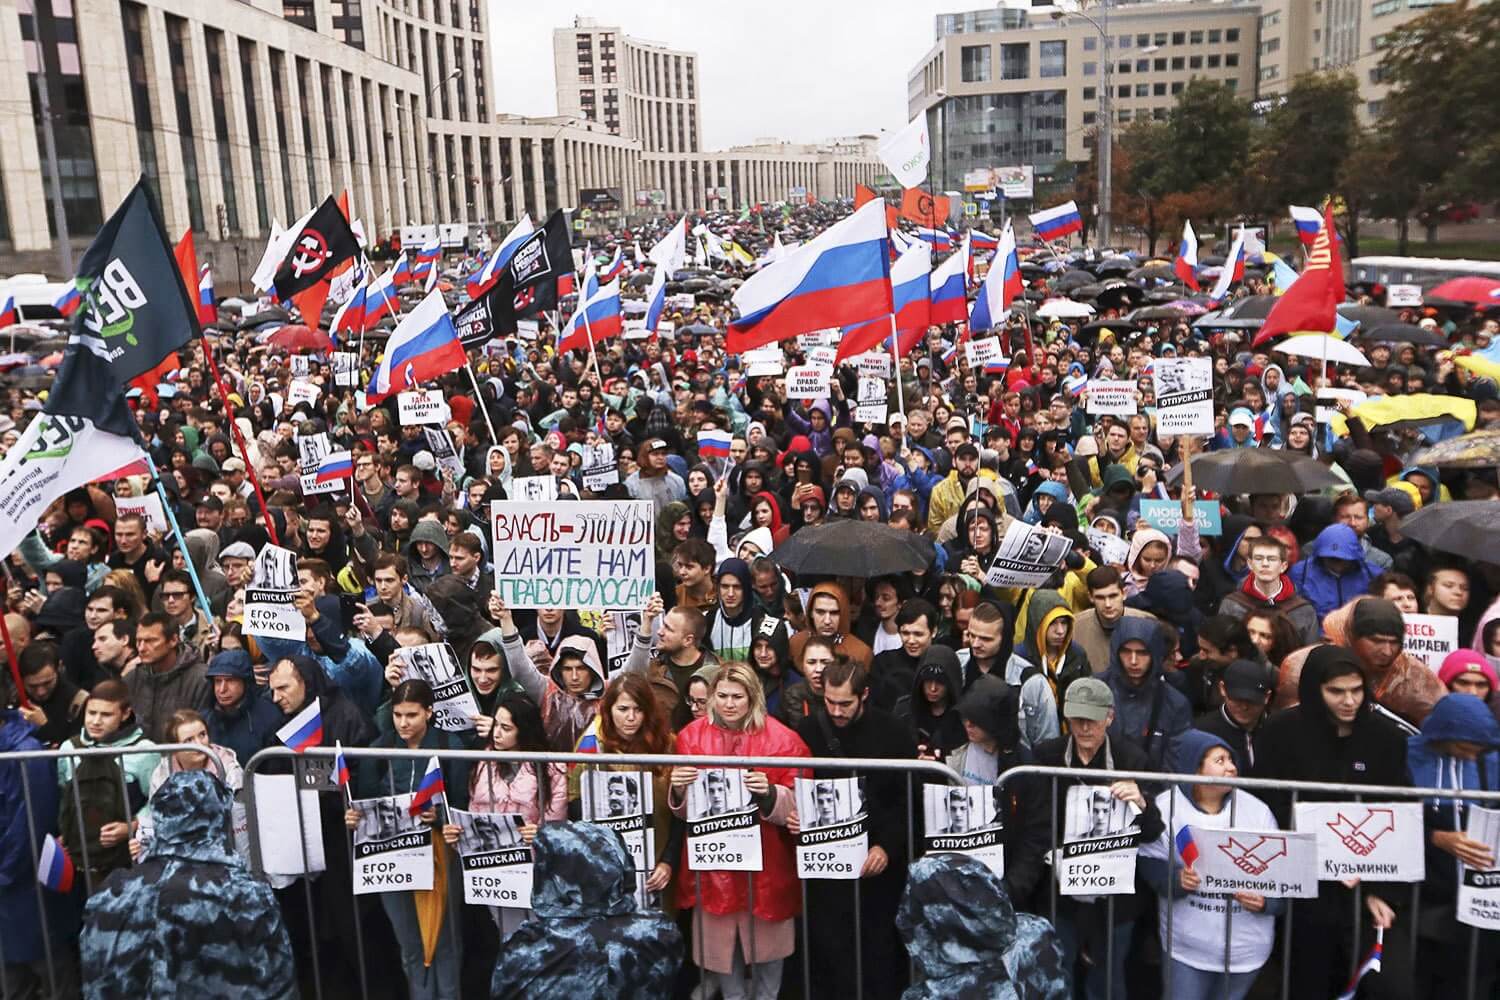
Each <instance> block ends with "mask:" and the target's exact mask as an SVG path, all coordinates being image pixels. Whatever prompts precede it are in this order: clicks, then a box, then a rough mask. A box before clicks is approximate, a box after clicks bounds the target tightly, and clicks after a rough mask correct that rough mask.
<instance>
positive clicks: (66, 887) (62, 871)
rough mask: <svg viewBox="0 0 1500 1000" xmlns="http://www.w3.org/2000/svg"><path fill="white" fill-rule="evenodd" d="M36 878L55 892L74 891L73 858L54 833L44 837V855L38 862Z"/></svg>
mask: <svg viewBox="0 0 1500 1000" xmlns="http://www.w3.org/2000/svg"><path fill="white" fill-rule="evenodd" d="M36 880H37V881H38V882H40V883H42V885H44V886H46V887H47V888H49V889H51V890H52V891H53V892H61V893H68V892H72V891H73V859H72V858H70V857H68V849H67V848H66V847H63V845H62V844H61V843H60V842H59V841H58V839H57V838H56V837H54V836H53V835H52V834H50V833H49V834H47V835H46V836H45V837H44V838H43V839H42V856H41V858H39V859H38V860H37V863H36Z"/></svg>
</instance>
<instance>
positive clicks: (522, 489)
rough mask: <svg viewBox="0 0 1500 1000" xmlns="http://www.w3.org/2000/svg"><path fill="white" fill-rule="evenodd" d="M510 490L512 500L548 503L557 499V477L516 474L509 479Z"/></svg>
mask: <svg viewBox="0 0 1500 1000" xmlns="http://www.w3.org/2000/svg"><path fill="white" fill-rule="evenodd" d="M510 492H511V499H512V500H527V501H530V502H532V503H548V502H550V501H553V500H556V499H557V477H555V476H552V475H546V476H517V477H516V478H514V479H512V480H511V481H510Z"/></svg>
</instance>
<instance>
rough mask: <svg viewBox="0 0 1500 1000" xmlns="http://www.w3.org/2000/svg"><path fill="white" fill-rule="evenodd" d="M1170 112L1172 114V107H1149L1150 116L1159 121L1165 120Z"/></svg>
mask: <svg viewBox="0 0 1500 1000" xmlns="http://www.w3.org/2000/svg"><path fill="white" fill-rule="evenodd" d="M1171 114H1172V109H1171V108H1152V109H1151V117H1152V118H1155V119H1156V120H1157V121H1159V122H1164V121H1166V120H1167V118H1168V117H1170V116H1171Z"/></svg>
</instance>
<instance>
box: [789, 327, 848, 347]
mask: <svg viewBox="0 0 1500 1000" xmlns="http://www.w3.org/2000/svg"><path fill="white" fill-rule="evenodd" d="M838 334H839V332H838V331H837V330H814V331H812V332H811V333H799V334H797V349H798V350H800V351H807V350H810V349H811V348H814V347H821V346H822V345H824V344H831V343H833V340H834V338H835V337H837V336H838Z"/></svg>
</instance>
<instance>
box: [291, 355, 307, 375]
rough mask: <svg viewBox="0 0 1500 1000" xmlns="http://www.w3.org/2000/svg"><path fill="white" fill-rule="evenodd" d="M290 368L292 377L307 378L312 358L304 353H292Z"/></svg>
mask: <svg viewBox="0 0 1500 1000" xmlns="http://www.w3.org/2000/svg"><path fill="white" fill-rule="evenodd" d="M291 368H292V378H307V377H308V376H309V375H311V374H312V358H309V357H308V356H307V355H306V354H293V355H292V357H291Z"/></svg>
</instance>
